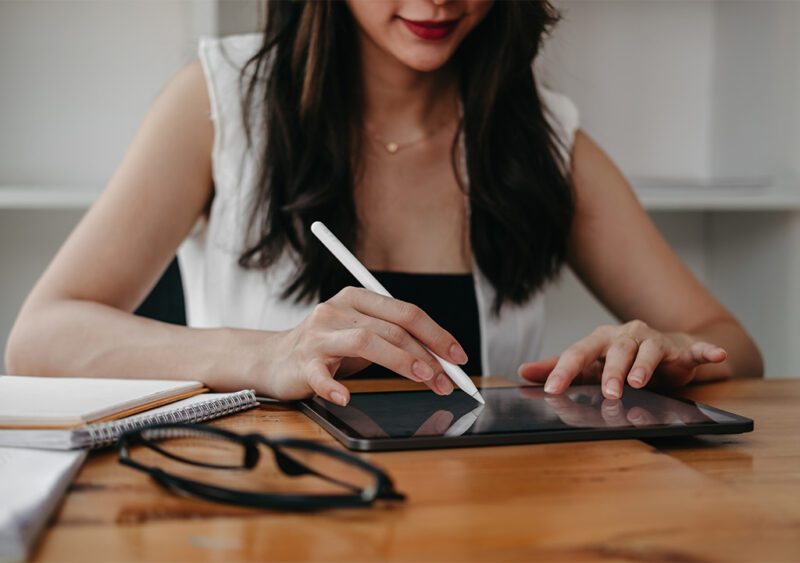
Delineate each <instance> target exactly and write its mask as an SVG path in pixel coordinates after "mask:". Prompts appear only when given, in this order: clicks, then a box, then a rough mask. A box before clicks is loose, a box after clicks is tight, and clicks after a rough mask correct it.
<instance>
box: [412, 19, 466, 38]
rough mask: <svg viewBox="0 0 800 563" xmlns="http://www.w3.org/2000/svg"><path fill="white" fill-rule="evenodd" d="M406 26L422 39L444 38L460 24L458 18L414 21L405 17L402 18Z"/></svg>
mask: <svg viewBox="0 0 800 563" xmlns="http://www.w3.org/2000/svg"><path fill="white" fill-rule="evenodd" d="M400 19H401V20H403V23H404V24H406V27H407V28H408V29H409V31H411V33H413V34H414V35H416V36H417V37H420V38H421V39H429V40H435V39H442V38H444V37H447V36H448V35H450V34H451V33H452V32H453V30H454V29H455V28H456V26H457V25H458V20H442V21H432V20H426V21H412V20H407V19H405V18H400Z"/></svg>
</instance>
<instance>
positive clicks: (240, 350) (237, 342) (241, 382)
mask: <svg viewBox="0 0 800 563" xmlns="http://www.w3.org/2000/svg"><path fill="white" fill-rule="evenodd" d="M213 332H214V335H213V336H214V339H215V342H216V343H217V346H218V347H219V349H220V351H221V353H220V354H219V357H220V359H221V361H219V362H215V364H216V365H215V367H214V368H213V373H209V374H208V378H207V383H208V384H209V386H211V387H212V388H214V389H218V390H220V391H236V390H239V389H255V390H256V391H257V392H258V393H259V394H267V395H269V394H271V393H270V391H269V388H270V380H271V377H270V374H272V373H274V372H275V370H274V369H273V368H272V363H273V361H274V359H275V358H276V357H278V355H277V354H275V353H274V350H275V349H276V348H277V344H278V341H279V340H280V338H281V337H282V336H283V334H284V333H283V332H270V331H260V330H248V329H230V328H223V329H214V330H213Z"/></svg>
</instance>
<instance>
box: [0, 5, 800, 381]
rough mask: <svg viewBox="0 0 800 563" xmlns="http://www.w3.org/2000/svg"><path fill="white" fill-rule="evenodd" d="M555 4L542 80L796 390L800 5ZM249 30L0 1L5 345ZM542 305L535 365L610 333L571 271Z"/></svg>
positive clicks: (207, 13)
mask: <svg viewBox="0 0 800 563" xmlns="http://www.w3.org/2000/svg"><path fill="white" fill-rule="evenodd" d="M556 5H557V6H558V7H559V8H560V9H561V10H562V14H563V21H562V22H561V24H560V25H559V26H558V27H557V29H556V30H555V32H554V33H553V36H552V37H551V38H550V40H549V41H548V43H547V45H546V49H545V52H544V54H543V56H542V57H541V59H540V61H539V67H540V68H539V71H540V77H541V79H542V80H543V82H544V83H545V84H547V85H549V86H550V87H551V88H553V89H555V90H558V91H561V92H564V93H565V94H567V95H569V96H570V97H571V98H572V99H573V100H574V101H575V102H576V104H577V105H578V108H579V109H580V111H581V126H582V127H583V129H584V130H585V131H586V132H587V133H588V134H589V135H591V136H592V137H594V138H595V139H596V140H597V141H598V142H599V143H600V144H601V146H603V147H604V148H605V150H606V151H607V152H608V153H609V154H610V155H611V156H612V158H613V159H614V160H615V161H616V162H617V164H618V165H619V166H620V167H621V168H622V170H623V171H624V172H625V174H626V175H627V176H628V178H629V179H630V180H631V182H632V183H633V185H634V187H635V189H636V191H637V193H638V195H639V197H640V199H641V201H642V203H643V204H644V205H645V207H646V208H647V209H648V211H649V212H650V213H651V215H652V217H653V219H654V220H655V221H656V223H657V225H658V227H659V228H660V230H661V231H662V233H663V234H664V236H665V237H666V238H667V240H668V241H669V242H670V243H671V244H672V246H673V248H675V250H676V251H677V252H678V254H679V255H680V256H681V257H682V258H683V259H684V260H685V261H686V262H687V263H688V265H689V266H690V267H691V268H692V270H693V271H694V272H695V273H696V275H698V276H699V277H700V278H701V279H702V280H703V281H704V282H705V283H706V285H708V286H709V287H710V289H711V290H712V291H713V292H714V293H715V294H716V295H717V296H718V297H719V298H720V299H721V300H722V301H723V302H724V303H725V305H726V306H728V307H729V308H730V309H731V310H732V311H733V312H734V313H735V314H736V315H737V316H738V317H739V318H740V319H741V320H742V321H743V322H744V324H745V326H746V327H747V328H748V329H749V330H750V331H751V333H752V334H753V335H754V336H755V338H756V340H757V342H758V344H759V345H760V347H761V349H762V351H763V353H764V356H765V361H766V369H767V376H768V377H786V376H800V1H794V0H583V1H575V0H561V1H558V2H556ZM259 17H260V14H259V10H258V2H257V1H253V0H157V1H156V0H152V1H150V0H0V102H2V103H0V288H2V290H1V291H0V343H3V344H4V343H5V340H6V337H7V335H8V332H9V330H10V328H11V325H12V323H13V320H14V317H15V316H16V313H17V311H18V309H19V307H20V305H21V303H22V300H23V299H24V297H25V295H26V294H27V292H28V291H29V290H30V288H31V286H32V284H33V283H34V281H35V280H36V278H37V277H38V276H39V274H40V273H41V272H42V270H43V269H44V268H45V266H46V265H47V263H48V262H49V260H50V259H51V257H52V256H53V254H54V253H55V251H56V250H57V248H58V246H59V245H60V244H61V242H62V241H63V240H64V239H65V237H66V236H67V234H68V233H69V231H70V230H71V229H72V228H73V227H74V225H75V224H76V223H77V221H78V220H79V219H80V217H81V216H82V214H83V213H84V212H85V211H86V209H88V207H89V206H90V205H91V204H92V202H93V201H94V199H95V198H96V197H97V194H98V193H99V192H100V191H101V190H102V188H103V186H104V184H105V182H106V181H107V179H108V178H109V176H110V175H111V174H112V172H113V170H114V168H115V167H116V165H117V163H118V162H119V160H120V159H121V157H122V155H123V153H124V151H125V149H126V147H127V145H128V143H129V141H130V139H131V137H132V136H133V133H134V131H135V130H136V127H137V125H138V123H139V122H140V121H141V119H142V117H143V116H144V113H145V112H146V110H147V108H148V106H149V105H150V104H151V103H152V101H153V99H154V98H155V97H156V96H157V95H158V92H159V91H160V89H161V88H162V87H163V85H164V84H165V83H166V82H167V81H168V80H169V79H170V77H171V76H172V75H173V74H174V73H175V72H176V71H177V70H178V69H179V68H180V67H181V66H183V65H185V64H186V63H188V62H189V61H190V60H191V59H192V58H194V57H195V50H196V43H197V38H198V37H200V36H206V35H211V36H214V35H227V34H232V33H245V32H251V31H254V30H256V29H258V26H259ZM547 299H548V309H547V311H548V312H547V315H548V320H547V328H548V330H547V338H546V342H545V353H547V354H556V353H558V352H559V351H560V350H561V349H562V348H563V347H564V346H566V345H568V344H570V343H571V342H573V341H574V340H576V339H577V338H580V337H581V336H583V335H585V334H586V333H587V332H588V331H590V330H592V329H593V328H594V326H596V325H597V324H598V323H605V322H614V319H612V318H611V317H610V316H609V315H608V313H607V312H605V311H604V310H603V308H602V307H601V306H600V305H598V304H597V302H596V301H595V300H594V299H593V298H592V296H591V295H589V294H588V293H587V292H586V291H585V290H584V289H583V288H582V287H581V285H580V283H579V282H578V281H577V280H575V278H574V277H573V276H572V275H571V274H570V273H569V272H565V274H564V276H563V278H562V280H561V281H560V282H559V283H558V284H556V285H554V286H553V287H551V288H550V289H548V293H547ZM42 352H43V353H46V350H43V351H42ZM2 372H3V368H2V365H0V373H2Z"/></svg>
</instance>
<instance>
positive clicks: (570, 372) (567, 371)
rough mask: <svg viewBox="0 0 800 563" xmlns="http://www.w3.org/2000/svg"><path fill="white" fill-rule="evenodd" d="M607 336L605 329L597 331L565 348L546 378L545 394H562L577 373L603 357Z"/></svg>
mask: <svg viewBox="0 0 800 563" xmlns="http://www.w3.org/2000/svg"><path fill="white" fill-rule="evenodd" d="M609 336H610V335H609V334H608V332H607V331H606V330H605V329H598V330H596V331H594V332H593V333H592V334H591V335H589V336H588V337H586V338H584V339H583V340H580V341H579V342H577V343H576V344H573V345H572V346H570V347H569V348H567V349H566V350H565V351H564V353H563V354H561V356H560V357H559V358H558V362H557V363H556V366H555V367H554V368H553V371H552V372H551V373H550V376H549V377H548V378H547V382H546V383H545V385H544V390H545V392H546V393H562V392H563V391H564V390H565V389H566V388H567V387H569V384H570V383H571V382H572V380H573V379H575V377H576V376H577V375H578V374H579V373H581V372H582V371H583V370H584V369H586V368H587V367H589V366H591V365H592V364H593V363H594V362H595V360H597V359H598V358H600V357H602V356H603V354H604V353H605V351H606V349H607V347H608V343H609V340H610V337H609Z"/></svg>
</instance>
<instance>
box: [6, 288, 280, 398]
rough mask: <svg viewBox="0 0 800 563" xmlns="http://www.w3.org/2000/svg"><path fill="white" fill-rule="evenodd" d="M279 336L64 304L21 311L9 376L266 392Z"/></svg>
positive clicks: (72, 302) (11, 347)
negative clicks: (174, 382) (194, 383)
mask: <svg viewBox="0 0 800 563" xmlns="http://www.w3.org/2000/svg"><path fill="white" fill-rule="evenodd" d="M276 334H277V333H268V332H260V331H250V330H234V329H193V328H187V327H181V326H176V325H170V324H166V323H162V322H158V321H154V320H151V319H146V318H142V317H137V316H134V315H132V314H130V313H126V312H124V311H120V310H118V309H114V308H113V307H109V306H106V305H101V304H99V303H93V302H89V301H75V300H64V301H58V302H53V303H48V304H47V305H44V306H39V307H38V308H36V309H34V310H30V311H23V314H22V315H21V318H20V320H19V321H18V322H17V325H16V326H15V327H14V330H13V332H12V335H11V337H10V338H9V342H8V349H7V354H6V364H7V365H6V369H7V370H8V371H9V373H15V374H19V375H46V376H57V375H61V376H81V377H130V378H161V379H187V380H198V381H202V382H203V383H205V384H206V385H208V386H209V387H211V388H212V389H215V390H219V391H230V390H235V389H242V388H250V387H255V388H259V389H261V390H263V389H265V388H267V387H268V381H267V380H266V378H267V377H268V374H267V373H265V370H263V369H261V367H262V366H261V365H260V364H261V363H262V362H263V361H264V359H265V358H268V357H269V355H270V349H271V347H272V346H273V344H274V341H275V339H276ZM261 378H264V380H261Z"/></svg>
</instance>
